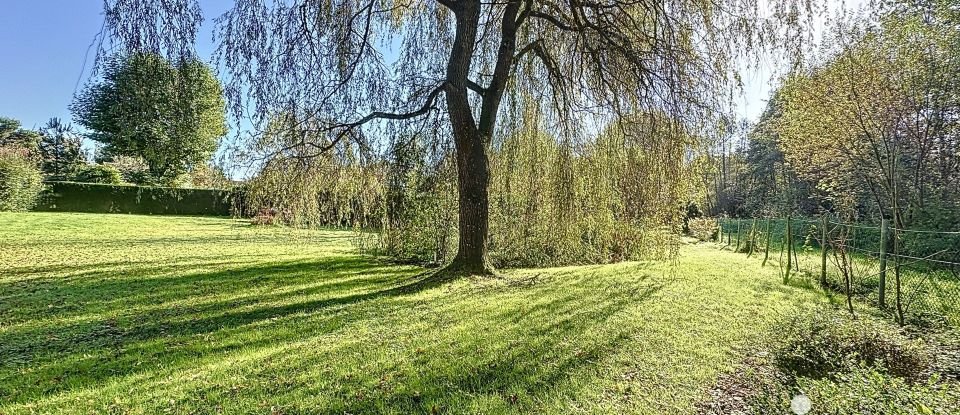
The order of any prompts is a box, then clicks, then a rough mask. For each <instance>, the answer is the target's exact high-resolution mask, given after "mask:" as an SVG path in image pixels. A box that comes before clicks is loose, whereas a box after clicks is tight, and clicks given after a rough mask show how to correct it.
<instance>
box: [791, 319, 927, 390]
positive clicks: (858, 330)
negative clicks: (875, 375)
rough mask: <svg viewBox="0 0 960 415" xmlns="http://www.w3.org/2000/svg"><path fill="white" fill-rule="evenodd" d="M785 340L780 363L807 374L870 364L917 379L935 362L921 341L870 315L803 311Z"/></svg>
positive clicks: (831, 372)
mask: <svg viewBox="0 0 960 415" xmlns="http://www.w3.org/2000/svg"><path fill="white" fill-rule="evenodd" d="M786 338H787V341H786V343H785V344H784V345H783V346H782V347H781V348H780V349H779V350H777V352H776V355H777V357H778V360H779V364H780V365H781V366H782V367H783V368H785V369H787V370H790V371H791V372H793V373H795V374H797V375H800V376H805V377H811V378H824V377H828V376H832V375H834V374H836V373H839V372H842V371H843V370H846V369H848V368H850V367H856V366H859V365H869V366H878V367H882V368H883V369H884V370H886V371H888V372H889V373H890V374H892V375H895V376H900V377H907V378H916V377H918V376H920V375H921V374H923V373H925V372H926V371H927V369H929V367H930V365H931V363H932V357H931V356H930V353H929V351H928V350H927V348H926V347H925V346H924V344H923V342H922V341H921V340H915V339H909V338H907V337H906V335H904V334H903V333H902V332H901V331H900V330H899V329H898V328H896V327H894V326H892V325H890V324H888V323H886V322H884V321H879V320H877V319H874V318H871V317H869V316H860V317H859V318H857V319H853V318H851V317H850V316H848V315H846V314H842V313H837V312H818V313H811V314H808V315H803V316H800V317H798V318H797V319H796V320H794V321H793V323H792V324H791V325H790V326H789V328H788V329H787V337H786Z"/></svg>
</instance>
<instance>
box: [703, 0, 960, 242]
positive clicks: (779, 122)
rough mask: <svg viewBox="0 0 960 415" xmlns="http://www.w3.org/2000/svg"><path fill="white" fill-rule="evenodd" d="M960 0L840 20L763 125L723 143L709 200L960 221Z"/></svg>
mask: <svg viewBox="0 0 960 415" xmlns="http://www.w3.org/2000/svg"><path fill="white" fill-rule="evenodd" d="M954 3H955V2H948V1H929V2H892V3H889V4H885V5H884V7H883V8H881V9H880V11H878V12H877V13H875V14H873V15H870V16H866V17H861V18H858V19H850V20H848V21H846V22H844V23H843V24H840V25H837V26H836V27H835V29H834V30H833V31H832V32H831V33H830V34H829V35H828V36H826V37H825V39H824V46H823V48H822V50H823V53H822V54H821V56H820V58H819V59H817V60H815V61H813V62H812V63H809V64H807V65H805V66H802V67H800V68H798V69H797V70H795V71H793V72H792V73H790V74H789V75H788V76H787V77H786V78H785V79H783V82H782V83H781V86H780V87H779V89H778V90H777V91H776V92H775V93H774V95H773V96H772V97H771V99H770V101H769V103H768V107H767V109H766V111H765V112H764V114H763V116H762V117H761V118H760V120H759V121H758V122H757V123H756V124H755V125H752V126H750V127H749V128H748V129H746V130H745V131H742V132H741V133H740V134H739V135H738V134H729V135H727V136H726V137H725V138H726V140H724V141H721V142H720V143H719V144H717V146H716V147H717V148H716V149H715V152H714V155H713V157H712V159H713V164H714V165H715V169H713V171H712V173H711V174H710V175H709V176H708V177H707V179H706V180H707V181H708V182H711V183H713V184H714V185H715V186H713V188H712V189H713V191H712V194H711V198H710V200H711V201H712V206H710V210H711V211H712V212H713V213H715V214H725V215H730V216H738V217H750V216H753V217H758V216H785V215H787V214H794V215H811V214H816V213H822V212H833V213H835V214H838V215H840V216H842V217H844V218H846V219H851V220H865V221H876V220H879V219H880V218H888V219H891V220H893V221H895V223H896V225H897V227H900V228H903V227H922V228H936V229H958V228H960V84H958V82H960V61H958V59H960V31H958V30H957V27H958V23H960V18H958V13H960V12H958V8H957V7H956V5H955V4H954Z"/></svg>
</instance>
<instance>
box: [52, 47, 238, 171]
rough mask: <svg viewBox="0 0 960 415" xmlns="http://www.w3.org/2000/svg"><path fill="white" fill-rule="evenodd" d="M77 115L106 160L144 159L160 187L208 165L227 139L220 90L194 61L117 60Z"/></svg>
mask: <svg viewBox="0 0 960 415" xmlns="http://www.w3.org/2000/svg"><path fill="white" fill-rule="evenodd" d="M71 110H72V111H73V113H74V116H75V117H76V119H77V121H78V122H79V123H80V124H81V125H83V126H84V127H86V128H88V129H90V131H91V132H90V133H89V137H90V138H91V139H93V140H96V141H98V142H100V143H103V144H104V148H103V149H102V151H103V152H104V153H105V155H107V156H108V157H112V156H136V157H141V158H143V160H145V161H146V163H147V165H148V166H149V171H150V175H151V176H152V179H153V180H155V181H157V182H160V183H170V182H172V181H173V180H175V179H176V178H177V177H178V176H180V175H181V174H183V173H186V172H188V171H189V170H191V169H192V168H193V167H194V166H197V165H201V164H203V163H204V162H205V161H206V160H208V159H209V157H210V155H211V154H212V153H213V152H214V150H216V148H217V144H218V143H219V139H220V138H221V137H223V136H224V135H226V133H227V126H226V118H225V104H224V99H223V91H222V87H221V86H220V82H219V81H218V80H217V78H216V77H215V76H214V75H213V73H212V71H211V70H210V68H208V67H207V66H206V65H204V64H203V63H202V62H200V61H198V60H197V59H195V58H191V57H180V58H179V59H177V60H176V61H174V62H171V61H168V60H167V59H165V58H164V57H162V56H161V55H158V54H155V53H149V52H135V53H130V54H126V55H118V56H113V57H110V58H109V59H107V60H106V61H105V67H104V71H103V76H102V80H99V81H95V82H93V83H91V84H90V85H88V86H87V87H86V89H84V90H83V91H82V92H81V93H80V94H79V95H78V96H77V97H76V99H75V101H74V103H73V104H72V106H71Z"/></svg>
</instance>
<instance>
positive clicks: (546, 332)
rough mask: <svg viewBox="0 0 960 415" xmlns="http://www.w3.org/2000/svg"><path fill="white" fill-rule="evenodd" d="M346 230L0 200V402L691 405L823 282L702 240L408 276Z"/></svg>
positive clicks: (123, 406)
mask: <svg viewBox="0 0 960 415" xmlns="http://www.w3.org/2000/svg"><path fill="white" fill-rule="evenodd" d="M351 236H352V235H351V234H350V233H349V232H340V231H312V232H306V231H301V232H291V231H290V230H283V229H277V228H264V227H251V226H249V225H247V224H245V223H243V222H240V221H234V220H228V219H214V218H186V217H149V216H125V215H92V214H42V213H27V214H22V213H21V214H12V213H0V356H2V359H0V414H20V413H31V412H38V413H77V414H79V413H144V414H155V413H227V414H236V413H257V414H265V413H266V414H300V413H344V412H346V413H370V412H377V413H424V412H426V413H485V414H490V413H494V414H495V413H625V412H626V413H689V412H692V411H693V410H694V405H695V404H696V403H697V402H698V401H700V400H702V399H703V398H704V397H705V395H706V394H707V389H708V388H709V387H710V385H711V384H713V383H714V382H715V380H716V379H717V377H718V375H719V374H720V373H721V372H722V371H725V370H727V369H728V368H730V367H731V365H733V364H734V363H735V362H736V361H738V360H739V357H738V356H739V354H738V350H740V348H743V347H747V346H749V345H750V344H752V343H753V342H755V341H756V340H757V339H758V338H760V337H761V336H764V335H766V334H767V333H768V332H769V331H770V330H771V328H772V327H773V326H774V324H775V323H776V322H777V321H778V320H780V319H781V318H783V317H785V316H788V315H791V314H793V313H795V312H797V311H798V310H800V309H802V308H805V307H811V306H812V305H815V304H818V303H823V302H825V301H827V300H826V299H825V298H824V297H823V296H822V295H821V294H818V293H816V292H815V291H813V290H805V289H801V288H795V287H791V286H785V285H783V284H781V282H780V277H779V275H778V271H777V269H776V268H775V267H769V266H768V267H766V268H761V267H760V264H759V261H757V260H756V259H753V258H746V257H745V256H743V255H734V254H731V253H729V252H720V251H718V250H717V249H716V248H715V247H712V246H706V245H700V246H695V245H690V246H686V247H684V248H683V250H682V251H681V258H680V260H679V261H677V262H676V264H669V263H624V264H616V265H606V266H586V267H567V268H556V269H541V270H510V271H507V272H505V276H504V278H502V279H497V280H483V281H478V280H461V281H457V282H454V283H450V284H447V285H443V286H439V287H433V288H427V289H423V290H419V291H411V290H404V289H402V287H405V286H409V285H410V284H412V283H413V282H414V281H416V280H417V278H418V275H420V273H421V272H422V270H421V269H418V268H415V267H410V266H396V265H390V264H385V263H381V262H377V261H375V260H373V259H370V258H366V257H361V256H358V255H356V254H354V253H353V250H352V249H351V245H350V238H351Z"/></svg>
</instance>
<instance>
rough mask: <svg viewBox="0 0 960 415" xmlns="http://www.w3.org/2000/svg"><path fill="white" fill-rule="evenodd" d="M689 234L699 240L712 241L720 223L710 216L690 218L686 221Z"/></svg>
mask: <svg viewBox="0 0 960 415" xmlns="http://www.w3.org/2000/svg"><path fill="white" fill-rule="evenodd" d="M687 229H688V232H689V233H690V236H692V237H694V238H697V239H698V240H701V241H712V240H714V239H715V238H716V237H717V231H718V230H719V229H720V225H719V224H718V223H717V220H716V219H712V218H692V219H690V220H688V221H687Z"/></svg>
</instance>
